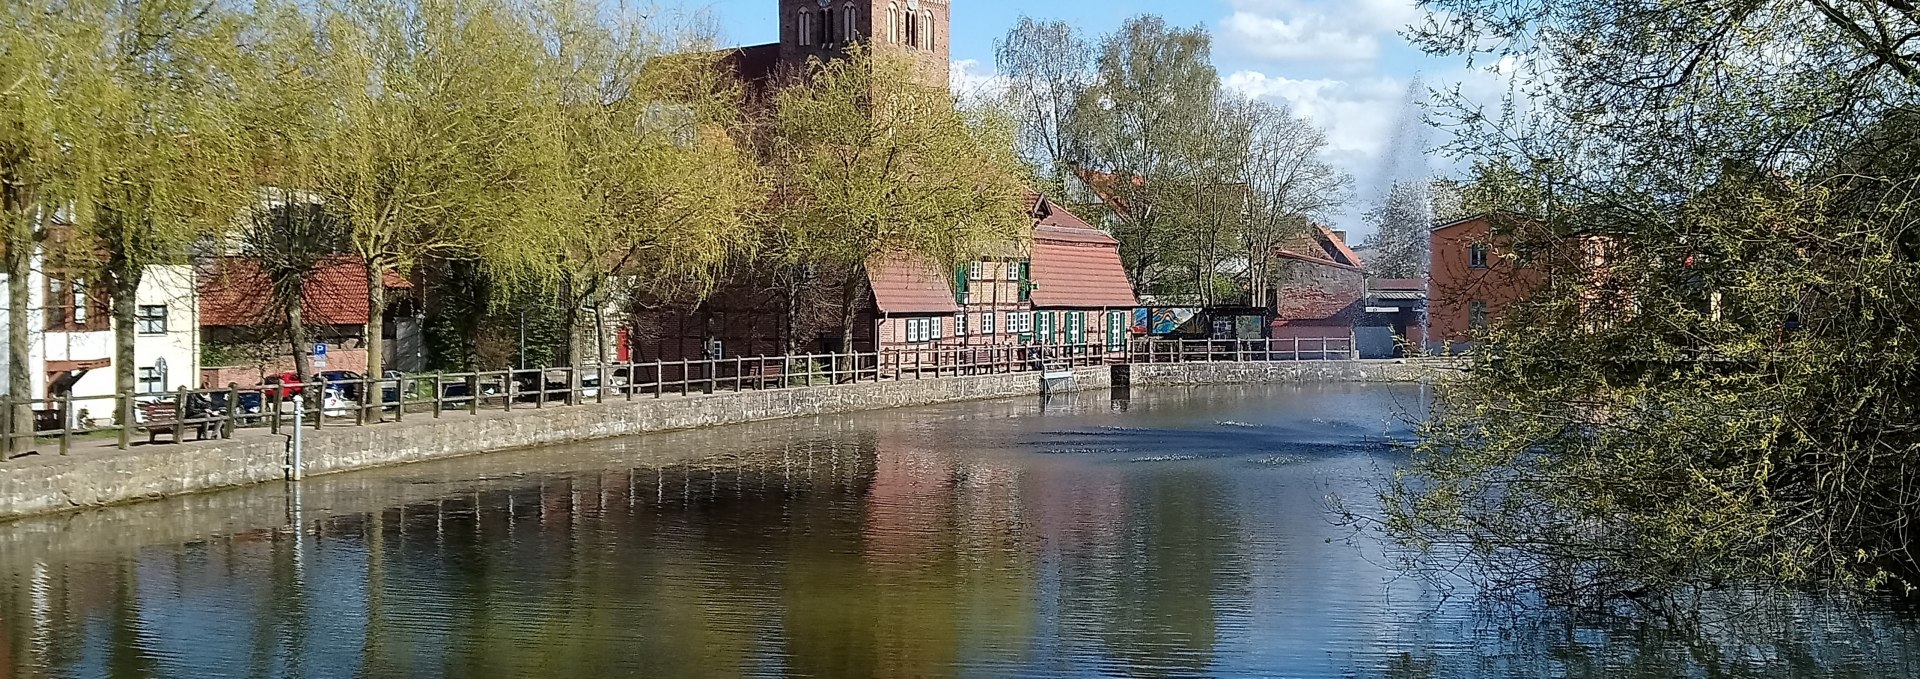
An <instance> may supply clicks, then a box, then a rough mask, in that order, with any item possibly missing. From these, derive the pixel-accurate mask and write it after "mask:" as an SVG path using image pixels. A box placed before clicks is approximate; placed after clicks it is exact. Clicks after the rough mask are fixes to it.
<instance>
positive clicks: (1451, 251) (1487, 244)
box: [1427, 214, 1546, 351]
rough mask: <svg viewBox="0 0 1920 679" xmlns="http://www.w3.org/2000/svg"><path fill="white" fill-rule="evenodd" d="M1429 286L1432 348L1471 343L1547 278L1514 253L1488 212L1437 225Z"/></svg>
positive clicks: (1428, 315) (1450, 348) (1429, 345)
mask: <svg viewBox="0 0 1920 679" xmlns="http://www.w3.org/2000/svg"><path fill="white" fill-rule="evenodd" d="M1430 238H1431V246H1432V250H1431V252H1432V263H1431V267H1430V269H1429V273H1428V279H1429V284H1428V286H1427V295H1428V302H1427V342H1428V349H1429V350H1430V351H1451V350H1460V349H1466V348H1471V347H1472V346H1473V342H1474V340H1475V338H1476V337H1477V336H1478V335H1479V334H1480V333H1481V332H1483V331H1484V329H1485V328H1486V327H1488V326H1489V325H1490V324H1492V323H1494V322H1496V321H1498V320H1499V319H1500V317H1501V315H1502V313H1503V312H1504V311H1505V310H1506V309H1507V308H1508V307H1510V306H1512V305H1513V304H1514V303H1516V302H1519V301H1520V300H1522V299H1525V298H1526V297H1527V296H1528V295H1530V294H1533V291H1534V290H1536V289H1538V288H1539V287H1540V285H1541V284H1542V283H1543V282H1545V280H1546V277H1545V276H1544V275H1543V274H1542V273H1541V272H1540V270H1539V269H1536V268H1534V267H1531V266H1529V265H1528V263H1527V262H1526V261H1524V260H1523V259H1521V258H1518V257H1515V256H1514V252H1513V248H1512V247H1511V239H1510V237H1509V236H1508V235H1506V234H1505V233H1502V232H1501V230H1500V229H1496V228H1495V224H1494V219H1493V218H1492V217H1491V216H1489V215H1484V214H1483V215H1475V216H1472V217H1467V218H1465V219H1460V220H1456V221H1453V222H1448V223H1446V224H1441V225H1439V226H1437V227H1434V229H1433V231H1432V233H1431V235H1430Z"/></svg>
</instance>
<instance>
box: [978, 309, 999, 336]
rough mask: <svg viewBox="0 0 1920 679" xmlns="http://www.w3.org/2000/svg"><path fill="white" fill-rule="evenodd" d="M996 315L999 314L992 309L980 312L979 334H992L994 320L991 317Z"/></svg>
mask: <svg viewBox="0 0 1920 679" xmlns="http://www.w3.org/2000/svg"><path fill="white" fill-rule="evenodd" d="M997 315H999V314H997V313H995V312H992V311H989V312H986V313H983V314H980V334H982V335H991V334H993V321H994V318H993V317H994V316H997Z"/></svg>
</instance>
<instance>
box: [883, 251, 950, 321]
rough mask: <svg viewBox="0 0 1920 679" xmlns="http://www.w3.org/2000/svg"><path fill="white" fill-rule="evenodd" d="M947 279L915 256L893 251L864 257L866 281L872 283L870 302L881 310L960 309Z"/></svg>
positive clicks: (932, 312)
mask: <svg viewBox="0 0 1920 679" xmlns="http://www.w3.org/2000/svg"><path fill="white" fill-rule="evenodd" d="M947 278H948V276H943V275H941V274H940V271H939V270H938V269H936V268H935V267H934V266H933V264H932V263H930V262H928V261H927V260H926V259H925V258H923V257H919V256H917V255H910V254H905V253H895V254H888V255H881V256H878V257H874V258H873V259H869V260H867V284H868V285H871V286H873V305H874V306H875V307H877V308H879V309H880V312H881V313H886V314H937V313H947V314H951V313H957V312H959V311H960V306H959V305H958V304H955V303H954V301H953V288H952V287H950V286H949V285H948V283H947Z"/></svg>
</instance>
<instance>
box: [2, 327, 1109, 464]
mask: <svg viewBox="0 0 1920 679" xmlns="http://www.w3.org/2000/svg"><path fill="white" fill-rule="evenodd" d="M1126 355H1127V352H1126V351H1124V350H1118V349H1114V348H1109V347H1107V346H1104V345H1098V344H1082V345H1042V346H1019V347H942V348H931V349H901V350H888V351H884V352H878V353H855V354H803V355H795V356H754V357H738V358H723V359H710V360H678V361H650V362H635V363H619V364H608V365H591V366H580V367H560V368H548V369H528V370H494V371H484V372H472V373H431V374H415V375H397V376H391V377H382V378H366V377H361V378H355V379H333V380H329V379H322V378H314V379H310V380H308V381H306V382H304V383H298V384H263V385H254V386H249V387H241V386H238V385H231V386H228V387H226V388H218V389H182V390H179V391H175V392H171V393H151V394H136V395H134V396H133V397H132V398H130V399H129V398H122V397H121V396H120V395H107V396H88V397H70V396H69V397H62V398H58V399H53V400H51V401H47V400H39V399H35V400H31V401H25V400H21V399H13V398H9V397H0V450H4V451H11V452H13V453H17V452H20V451H25V450H37V449H39V448H40V447H42V446H54V447H56V448H57V449H58V451H59V452H60V454H62V455H65V454H67V453H68V452H69V451H71V450H72V449H73V448H74V447H75V446H82V445H95V446H101V445H104V444H108V443H111V444H112V445H113V447H117V448H121V449H125V448H127V447H128V446H130V445H131V444H132V443H133V442H134V440H135V439H136V437H137V436H141V435H145V436H147V437H148V438H156V439H157V438H159V437H160V436H164V437H166V439H167V440H171V441H174V442H179V441H183V440H187V437H188V435H189V434H193V435H196V436H198V435H199V434H201V433H203V432H204V433H205V434H206V435H207V436H209V437H232V436H234V435H235V434H236V433H237V432H240V431H242V430H264V431H267V432H271V433H281V432H282V431H283V430H285V429H287V428H290V427H295V426H299V427H311V428H315V429H321V428H325V427H337V426H349V425H355V426H363V425H371V424H380V423H383V422H402V421H405V420H407V419H409V418H422V417H427V418H438V417H443V416H444V415H445V414H447V413H449V412H453V413H460V412H465V413H470V414H471V413H479V412H480V411H482V410H501V411H512V410H515V409H540V408H549V407H560V406H567V405H577V404H582V403H604V402H606V401H609V400H628V401H631V400H635V399H643V398H655V399H657V398H666V397H669V396H683V395H687V394H711V393H714V392H728V391H734V392H738V391H755V390H765V389H795V388H804V387H811V386H823V385H829V384H859V383H869V382H886V381H900V380H920V379H933V378H938V377H953V376H967V375H991V374H1000V373H1016V372H1029V371H1040V370H1056V369H1066V368H1072V367H1080V366H1089V365H1101V364H1107V363H1118V362H1121V361H1124V360H1125V359H1126ZM299 398H305V399H307V401H306V405H307V406H308V407H306V408H305V409H304V410H305V413H304V415H303V416H300V417H296V416H295V415H294V411H295V408H294V407H293V402H294V400H295V399H299ZM156 404H164V405H156ZM23 405H24V406H28V407H30V408H32V409H33V411H34V415H35V417H34V426H33V428H32V431H13V428H12V426H11V425H12V421H13V418H11V417H6V416H5V415H4V413H8V412H11V411H12V409H13V408H16V407H18V406H23ZM156 418H157V419H156ZM122 423H131V424H122ZM5 457H6V455H0V460H3V459H5Z"/></svg>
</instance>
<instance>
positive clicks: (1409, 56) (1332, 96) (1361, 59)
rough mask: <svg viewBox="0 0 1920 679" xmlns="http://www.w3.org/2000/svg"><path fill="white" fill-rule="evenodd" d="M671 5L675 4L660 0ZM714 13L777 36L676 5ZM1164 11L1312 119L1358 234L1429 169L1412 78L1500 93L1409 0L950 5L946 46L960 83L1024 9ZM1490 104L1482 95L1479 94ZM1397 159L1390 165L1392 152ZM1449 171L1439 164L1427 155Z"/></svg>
mask: <svg viewBox="0 0 1920 679" xmlns="http://www.w3.org/2000/svg"><path fill="white" fill-rule="evenodd" d="M665 2H666V3H667V4H668V6H670V7H671V6H674V5H675V2H676V0H665ZM678 6H679V9H681V10H684V11H704V12H707V13H709V14H711V15H712V16H713V18H714V19H715V20H717V22H718V24H719V27H720V29H721V32H722V34H721V38H722V41H723V42H725V43H726V44H731V45H751V44H759V43H767V42H773V41H774V40H775V39H776V37H777V35H776V33H777V31H776V28H775V25H774V12H775V8H776V6H777V5H776V3H775V2H774V0H709V1H707V2H699V1H698V0H694V1H691V2H682V3H679V5H678ZM1148 13H1152V14H1159V15H1161V16H1163V17H1166V18H1167V20H1168V21H1170V22H1172V23H1175V24H1180V25H1189V26H1191V25H1203V26H1206V27H1207V28H1208V29H1209V30H1210V31H1211V32H1212V33H1213V36H1214V66H1215V67H1216V68H1218V69H1219V71H1220V74H1221V78H1222V80H1223V81H1224V82H1225V83H1226V84H1227V85H1228V86H1229V87H1233V88H1235V89H1238V90H1240V91H1243V92H1246V93H1247V94H1249V95H1251V96H1257V97H1261V98H1265V99H1269V100H1272V101H1276V102H1284V103H1286V104H1288V105H1289V106H1291V107H1292V109H1293V110H1294V112H1295V113H1298V114H1301V115H1304V116H1306V117H1308V118H1310V119H1312V120H1313V121H1314V122H1316V123H1318V124H1319V125H1320V126H1321V128H1322V129H1325V130H1326V131H1327V133H1328V138H1329V140H1330V142H1331V144H1330V148H1329V150H1328V154H1327V158H1328V160H1329V161H1331V162H1332V163H1334V164H1335V165H1336V166H1338V167H1340V168H1341V169H1343V170H1345V171H1347V172H1348V173H1350V174H1352V175H1353V178H1354V183H1355V189H1356V192H1355V193H1356V200H1355V203H1356V205H1354V206H1353V207H1351V208H1349V209H1348V210H1347V212H1346V213H1345V214H1343V215H1340V216H1339V217H1338V218H1337V219H1335V222H1336V226H1337V227H1339V228H1346V229H1348V230H1350V231H1352V232H1354V240H1356V241H1357V240H1358V239H1359V236H1360V234H1362V233H1365V232H1367V231H1369V230H1370V229H1368V228H1367V227H1366V226H1365V225H1364V223H1363V221H1362V219H1361V217H1360V215H1361V214H1362V213H1363V212H1364V211H1365V207H1366V205H1367V204H1368V203H1370V202H1371V201H1372V200H1373V199H1374V198H1375V197H1377V196H1378V195H1379V194H1380V193H1381V190H1382V187H1383V186H1385V185H1386V184H1388V183H1389V182H1391V181H1392V178H1393V177H1394V176H1396V175H1398V176H1418V175H1419V174H1421V173H1422V172H1423V171H1424V168H1422V167H1420V160H1419V157H1418V155H1419V154H1416V153H1411V152H1406V153H1388V150H1389V145H1390V139H1391V137H1392V136H1393V130H1394V129H1395V127H1396V125H1397V123H1398V121H1399V120H1400V119H1401V118H1402V117H1403V116H1404V115H1405V113H1404V111H1405V109H1406V106H1405V105H1404V103H1403V102H1404V101H1405V100H1406V97H1407V92H1408V84H1409V82H1410V81H1411V80H1412V79H1413V78H1414V77H1416V76H1418V77H1420V78H1421V79H1422V80H1423V81H1424V82H1425V84H1426V86H1428V87H1443V86H1446V85H1449V84H1451V83H1454V82H1464V83H1466V85H1467V90H1468V91H1469V92H1485V93H1487V94H1488V95H1489V96H1491V95H1496V94H1497V93H1498V91H1497V90H1496V89H1494V88H1493V85H1491V83H1490V81H1489V80H1488V77H1487V76H1485V75H1484V74H1478V73H1470V72H1468V71H1467V69H1466V68H1465V66H1464V63H1462V62H1459V61H1455V60H1441V59H1436V58H1432V57H1428V56H1427V55H1424V54H1422V53H1421V52H1420V51H1418V50H1416V49H1414V48H1412V47H1410V46H1409V45H1407V43H1406V41H1405V40H1403V39H1401V38H1400V36H1399V34H1398V33H1399V31H1400V30H1401V29H1402V28H1403V27H1404V26H1406V25H1408V24H1409V23H1413V22H1417V21H1419V20H1421V19H1422V17H1423V16H1424V15H1423V14H1422V12H1421V11H1420V10H1418V9H1416V8H1415V7H1414V0H1167V1H1162V2H1144V1H1140V0H1050V1H1048V2H1031V1H1029V2H1016V1H1014V0H954V8H953V37H952V41H951V42H950V43H949V44H950V45H951V46H952V50H953V60H954V74H955V75H954V79H955V84H956V86H959V87H966V86H969V85H970V84H972V83H976V82H980V81H984V80H986V79H988V78H991V77H992V72H993V41H994V40H995V39H996V38H999V37H1000V36H1001V35H1003V34H1004V33H1005V32H1006V30H1007V28H1008V27H1010V26H1012V25H1013V23H1014V21H1015V20H1016V19H1017V18H1019V17H1020V15H1022V14H1027V15H1031V16H1034V17H1037V18H1043V19H1060V20H1064V21H1066V22H1068V23H1070V24H1073V25H1075V26H1078V27H1079V28H1080V29H1081V30H1082V31H1083V32H1085V33H1086V34H1087V36H1088V37H1089V38H1090V39H1093V38H1097V37H1098V36H1100V35H1102V34H1105V33H1108V32H1110V31H1112V30H1113V29H1115V28H1117V27H1118V26H1119V25H1120V22H1121V21H1123V20H1125V19H1126V18H1127V17H1130V16H1133V15H1136V14H1148ZM1476 98H1480V99H1486V98H1488V97H1476ZM1389 155H1391V156H1393V157H1394V158H1396V159H1399V160H1395V161H1392V162H1390V161H1389V159H1388V158H1387V156H1389ZM1432 165H1433V166H1434V167H1436V168H1448V167H1451V166H1452V163H1450V162H1447V161H1444V160H1436V161H1433V162H1432Z"/></svg>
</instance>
